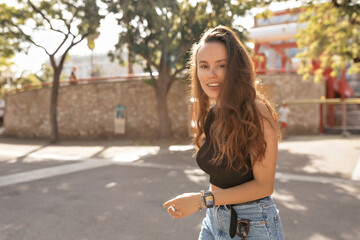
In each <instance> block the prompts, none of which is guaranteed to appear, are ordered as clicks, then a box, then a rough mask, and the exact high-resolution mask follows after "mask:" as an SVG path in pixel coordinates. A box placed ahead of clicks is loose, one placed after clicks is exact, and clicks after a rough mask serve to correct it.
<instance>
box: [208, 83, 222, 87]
mask: <svg viewBox="0 0 360 240" xmlns="http://www.w3.org/2000/svg"><path fill="white" fill-rule="evenodd" d="M207 85H208V86H209V87H220V85H221V84H220V83H208V84H207Z"/></svg>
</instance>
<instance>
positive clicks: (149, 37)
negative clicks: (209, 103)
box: [104, 0, 251, 75]
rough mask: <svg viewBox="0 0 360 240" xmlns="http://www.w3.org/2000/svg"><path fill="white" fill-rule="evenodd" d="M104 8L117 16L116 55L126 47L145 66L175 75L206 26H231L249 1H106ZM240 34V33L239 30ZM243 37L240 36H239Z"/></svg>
mask: <svg viewBox="0 0 360 240" xmlns="http://www.w3.org/2000/svg"><path fill="white" fill-rule="evenodd" d="M104 2H106V3H107V5H108V10H109V11H111V12H113V13H114V14H116V15H118V16H119V18H118V21H119V25H120V27H121V28H122V29H123V31H122V32H121V33H120V36H119V42H118V44H117V46H116V47H117V49H118V50H117V53H116V55H117V56H118V57H119V58H121V48H123V47H124V46H128V47H129V49H130V50H131V51H133V52H134V53H135V55H136V56H137V57H138V60H142V59H143V60H145V62H146V64H145V65H146V67H147V68H148V67H149V66H148V65H150V66H151V68H152V69H153V70H154V69H157V71H159V72H160V68H161V67H163V66H164V67H165V68H166V71H168V72H170V73H171V74H173V75H174V74H176V73H177V72H178V71H177V70H179V69H183V68H185V64H186V57H187V51H188V50H189V49H190V47H191V45H192V44H193V43H194V42H195V41H196V40H198V39H199V38H200V35H201V34H202V32H203V31H204V30H205V29H206V28H210V27H215V26H217V25H220V24H222V25H226V26H229V27H231V26H232V25H233V20H234V17H236V16H240V15H244V14H245V12H246V10H248V9H249V8H250V6H251V5H250V4H245V3H244V4H243V3H242V1H238V2H237V1H233V0H202V1H191V0H184V1H163V0H142V1H141V2H140V1H130V0H107V1H104ZM239 33H240V32H239ZM241 36H242V37H244V36H243V35H241Z"/></svg>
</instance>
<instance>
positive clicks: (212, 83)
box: [196, 42, 227, 99]
mask: <svg viewBox="0 0 360 240" xmlns="http://www.w3.org/2000/svg"><path fill="white" fill-rule="evenodd" d="M226 64H227V54H226V48H225V45H224V44H223V43H221V42H208V43H204V45H202V46H201V47H200V49H199V50H198V53H197V62H196V65H197V77H198V79H199V81H200V85H201V88H202V89H203V91H204V92H205V93H206V95H207V96H208V97H209V98H213V99H217V98H218V96H219V92H220V89H221V86H222V84H223V82H224V80H225V74H226Z"/></svg>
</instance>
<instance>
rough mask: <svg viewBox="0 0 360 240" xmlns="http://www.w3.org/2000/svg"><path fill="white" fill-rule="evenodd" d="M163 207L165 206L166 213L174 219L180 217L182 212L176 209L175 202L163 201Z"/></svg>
mask: <svg viewBox="0 0 360 240" xmlns="http://www.w3.org/2000/svg"><path fill="white" fill-rule="evenodd" d="M164 207H165V208H167V211H168V213H169V214H170V216H172V217H173V218H174V219H179V218H182V213H181V211H179V209H176V205H175V203H173V202H171V201H169V202H166V203H164Z"/></svg>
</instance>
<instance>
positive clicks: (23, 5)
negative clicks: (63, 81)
mask: <svg viewBox="0 0 360 240" xmlns="http://www.w3.org/2000/svg"><path fill="white" fill-rule="evenodd" d="M101 18H103V16H101V15H100V13H99V7H98V5H97V1H96V0H69V1H63V0H56V1H51V0H38V1H31V0H27V1H20V0H19V1H18V4H17V5H16V7H13V6H9V5H6V4H0V22H1V33H0V34H1V35H0V36H1V37H3V36H7V37H10V39H12V41H13V43H14V44H13V45H14V46H18V47H19V48H20V49H21V50H23V51H26V50H27V49H28V48H29V46H31V45H33V46H37V47H39V48H42V49H43V50H44V51H45V53H46V54H47V55H48V56H49V59H50V63H51V66H52V68H53V70H54V72H53V84H52V92H51V104H50V105H51V107H50V122H51V142H57V141H58V140H59V134H58V127H57V117H56V116H57V113H56V106H57V100H58V91H59V85H60V81H59V79H60V76H61V72H62V69H63V65H64V61H65V58H66V56H67V54H68V52H69V50H70V49H71V48H73V47H74V46H76V45H77V44H79V43H80V42H81V41H83V40H84V39H86V38H87V37H89V36H92V34H94V33H96V30H97V28H98V27H99V26H100V19H101ZM39 32H41V33H42V34H44V35H45V36H46V35H51V36H54V35H57V36H58V39H59V42H58V44H57V45H56V46H53V45H52V46H48V45H47V44H46V42H45V43H44V41H41V39H37V38H36V37H35V36H36V33H39ZM45 38H46V37H45Z"/></svg>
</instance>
